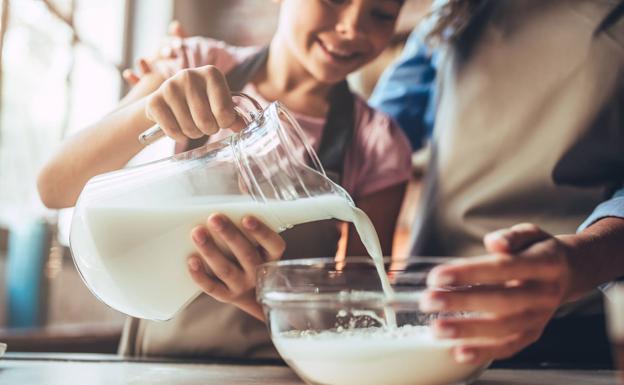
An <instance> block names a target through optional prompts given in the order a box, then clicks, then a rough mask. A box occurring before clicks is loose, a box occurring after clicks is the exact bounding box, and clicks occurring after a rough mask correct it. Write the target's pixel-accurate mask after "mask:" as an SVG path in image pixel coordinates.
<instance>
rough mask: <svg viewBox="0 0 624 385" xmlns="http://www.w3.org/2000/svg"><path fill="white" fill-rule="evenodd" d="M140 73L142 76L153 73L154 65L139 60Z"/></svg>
mask: <svg viewBox="0 0 624 385" xmlns="http://www.w3.org/2000/svg"><path fill="white" fill-rule="evenodd" d="M137 64H138V67H139V72H140V73H141V76H143V75H147V74H149V73H152V65H151V64H150V63H149V62H148V61H147V60H146V59H144V58H141V59H139V61H138V63H137Z"/></svg>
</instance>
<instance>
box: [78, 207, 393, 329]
mask: <svg viewBox="0 0 624 385" xmlns="http://www.w3.org/2000/svg"><path fill="white" fill-rule="evenodd" d="M215 212H219V213H223V214H225V215H227V216H228V217H229V218H231V219H232V220H233V221H234V222H235V223H240V221H241V219H242V217H243V216H245V215H254V216H256V217H258V218H260V219H262V220H263V221H264V222H265V223H267V225H269V226H271V227H272V228H273V229H274V230H276V231H280V230H283V229H281V228H280V226H282V225H283V224H284V223H287V224H293V225H294V224H299V223H305V222H313V221H317V220H323V219H329V218H336V219H339V220H343V221H349V222H353V223H354V224H355V226H356V229H357V230H358V232H359V234H360V238H361V239H362V240H363V242H364V245H365V246H366V248H367V250H368V252H369V254H370V255H371V257H372V258H373V259H374V260H375V263H376V266H377V270H378V272H379V275H380V277H381V280H382V285H383V288H384V291H385V293H386V295H388V296H391V295H392V289H391V287H390V284H389V282H388V278H387V276H386V274H385V272H384V268H383V261H382V252H381V247H380V245H379V239H378V237H377V233H376V232H375V229H374V227H373V225H372V223H371V222H370V220H369V219H368V217H367V216H366V214H365V213H364V212H362V211H361V210H359V209H356V208H353V207H352V206H351V205H349V204H348V203H347V201H346V200H345V199H343V198H341V197H338V196H333V195H325V196H318V197H314V198H305V199H298V200H293V201H271V202H269V203H257V202H255V201H253V200H252V199H250V198H244V197H232V196H213V197H202V198H193V199H189V200H187V201H183V202H171V203H170V204H168V205H167V206H166V207H165V206H154V205H150V204H146V205H141V204H136V202H134V203H133V204H132V205H122V204H111V205H102V206H90V207H86V208H84V209H83V210H82V211H81V212H77V213H75V214H74V223H73V224H72V237H71V243H72V251H73V252H74V253H75V255H74V256H75V261H76V264H77V265H78V267H79V268H80V272H81V274H82V275H83V277H84V278H85V280H86V281H87V282H88V284H89V286H90V288H91V289H92V290H93V291H94V293H95V294H96V295H97V296H98V297H99V298H100V299H101V300H102V301H104V302H105V303H107V304H108V305H109V306H111V307H113V308H115V309H117V310H119V311H121V312H123V313H126V314H128V315H131V316H134V317H139V318H146V319H154V320H167V319H170V318H172V317H173V316H174V315H175V314H176V313H177V312H178V311H179V310H180V309H181V308H182V307H184V305H185V304H186V303H188V302H189V301H191V300H193V299H194V298H195V297H196V296H197V294H199V292H200V291H199V289H198V286H197V285H196V284H195V283H194V282H193V281H192V279H191V278H190V276H189V274H188V271H187V264H186V259H187V257H188V256H189V255H190V254H191V253H192V252H193V251H194V250H195V247H194V245H193V243H192V241H191V238H190V232H191V230H192V228H193V227H195V226H197V225H199V224H203V223H205V221H206V219H207V217H208V216H210V215H211V214H213V213H215ZM388 324H389V325H390V326H392V325H393V324H394V320H393V317H391V316H389V317H388Z"/></svg>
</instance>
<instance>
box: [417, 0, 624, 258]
mask: <svg viewBox="0 0 624 385" xmlns="http://www.w3.org/2000/svg"><path fill="white" fill-rule="evenodd" d="M615 3H616V2H615V1H607V0H602V1H581V0H553V1H541V0H532V1H526V0H522V1H504V2H503V1H501V2H499V3H498V4H499V6H497V7H495V10H494V11H493V12H494V13H493V15H492V17H491V19H492V20H494V21H492V22H490V23H489V24H488V25H487V27H486V28H485V30H484V31H483V35H482V38H481V39H479V40H478V43H477V44H476V45H475V46H474V48H473V50H472V53H471V54H470V55H469V56H468V57H467V59H462V58H461V57H460V54H459V53H457V52H453V51H451V50H449V51H448V52H446V54H445V57H444V59H443V61H442V62H443V63H444V64H443V66H442V68H440V78H441V79H443V81H442V82H441V83H440V84H439V87H440V94H439V105H438V112H437V121H436V127H435V131H434V133H435V137H434V140H433V145H434V151H433V153H434V154H433V158H432V170H431V171H432V172H431V173H430V175H429V179H428V181H427V182H428V183H427V185H426V186H427V191H426V194H425V199H424V201H423V203H424V205H423V211H424V213H425V215H423V216H421V217H420V218H419V220H418V224H417V228H416V232H415V239H414V248H413V254H414V255H464V256H470V255H477V254H481V253H483V252H484V251H485V250H484V247H483V244H482V239H483V236H484V235H485V234H486V233H487V232H489V231H492V230H496V229H499V228H504V227H507V226H510V225H513V224H516V223H519V222H532V223H535V224H538V225H539V226H541V227H543V228H544V229H545V230H546V231H549V232H551V233H553V234H565V233H574V232H575V230H576V228H577V227H578V226H579V225H580V224H581V223H582V222H583V220H584V219H585V218H586V217H587V216H588V215H589V214H590V213H591V212H592V210H593V209H594V208H595V207H596V205H598V204H599V203H600V202H601V201H603V200H604V199H605V197H606V192H607V189H608V188H609V187H610V186H612V185H615V184H617V183H618V182H621V179H619V178H621V177H622V169H621V168H620V169H619V173H618V172H617V171H614V168H615V167H617V166H618V165H619V166H620V167H621V166H622V165H623V161H622V160H623V159H624V152H623V151H624V148H623V143H622V141H623V137H622V135H623V133H624V128H623V127H622V124H623V123H622V122H623V119H622V108H624V92H623V84H622V79H623V68H624V67H623V63H624V48H623V45H622V44H624V43H623V42H624V25H623V23H622V21H620V22H619V23H618V24H617V25H616V26H614V27H612V28H611V29H610V31H609V32H608V33H603V34H600V35H597V36H594V35H593V33H594V30H595V28H596V26H597V25H598V24H599V22H600V21H601V20H602V19H603V18H604V17H605V15H606V14H607V13H608V12H609V11H610V10H611V9H612V8H613V7H614V5H615ZM503 25H504V26H503Z"/></svg>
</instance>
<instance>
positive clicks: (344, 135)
mask: <svg viewBox="0 0 624 385" xmlns="http://www.w3.org/2000/svg"><path fill="white" fill-rule="evenodd" d="M268 57H269V47H268V46H267V47H264V48H262V49H261V50H260V51H259V52H257V53H256V54H254V55H251V56H250V57H248V58H247V59H245V60H244V61H242V62H241V63H239V64H238V65H237V66H235V67H234V68H233V69H232V70H230V71H229V72H228V73H227V74H226V75H225V79H226V80H227V83H228V85H229V86H230V90H231V91H232V92H240V91H242V90H243V88H245V85H246V84H247V83H249V82H250V81H251V79H252V78H253V77H254V75H255V74H256V73H257V72H258V71H259V70H260V68H262V66H263V65H264V64H265V63H266V61H267V59H268ZM354 130H355V97H354V96H353V93H352V92H351V90H349V85H348V84H347V82H346V81H342V82H340V83H338V84H337V85H336V86H334V87H333V89H332V90H331V92H330V95H329V113H328V114H327V120H326V121H325V127H324V129H323V136H322V138H321V146H320V148H319V150H318V157H319V159H320V161H321V164H322V165H323V167H324V168H325V171H326V173H327V176H328V177H330V179H332V180H333V181H334V182H336V183H340V182H341V180H342V172H343V164H344V158H345V154H346V151H347V148H348V144H349V143H350V142H351V139H352V137H353V131H354ZM207 141H208V137H207V136H204V137H201V138H198V139H192V140H189V141H188V142H187V143H186V145H185V146H180V145H178V144H177V143H176V153H179V152H184V151H189V150H192V149H195V148H198V147H201V146H203V145H204V144H206V142H207Z"/></svg>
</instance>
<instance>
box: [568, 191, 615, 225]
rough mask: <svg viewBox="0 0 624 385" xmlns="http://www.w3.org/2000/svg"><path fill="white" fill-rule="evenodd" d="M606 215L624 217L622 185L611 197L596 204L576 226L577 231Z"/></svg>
mask: <svg viewBox="0 0 624 385" xmlns="http://www.w3.org/2000/svg"><path fill="white" fill-rule="evenodd" d="M607 217H618V218H624V187H623V188H622V189H620V190H618V191H617V192H616V193H615V194H614V195H613V197H612V198H611V199H609V200H607V201H604V202H602V203H601V204H600V205H598V207H596V209H595V210H594V212H593V213H592V214H591V215H590V216H589V217H588V218H587V219H586V220H585V222H583V224H582V225H581V226H580V227H579V228H578V230H577V232H581V231H583V230H585V229H586V228H588V227H589V226H591V225H592V224H594V223H596V222H597V221H598V220H600V219H603V218H607Z"/></svg>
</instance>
